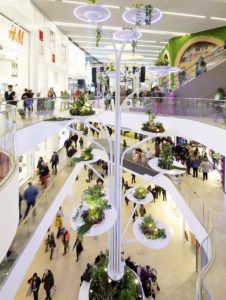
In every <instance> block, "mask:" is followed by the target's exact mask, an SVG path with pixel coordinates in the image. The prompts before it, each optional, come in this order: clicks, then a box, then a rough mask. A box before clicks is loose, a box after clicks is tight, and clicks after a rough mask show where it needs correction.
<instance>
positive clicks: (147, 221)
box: [140, 215, 166, 240]
mask: <svg viewBox="0 0 226 300" xmlns="http://www.w3.org/2000/svg"><path fill="white" fill-rule="evenodd" d="M140 230H141V232H142V233H143V234H144V235H145V236H146V238H147V239H151V240H156V239H165V238H166V231H165V229H160V228H158V227H157V226H156V224H155V221H154V219H153V218H152V216H151V215H148V216H145V217H144V218H143V220H142V223H141V224H140Z"/></svg>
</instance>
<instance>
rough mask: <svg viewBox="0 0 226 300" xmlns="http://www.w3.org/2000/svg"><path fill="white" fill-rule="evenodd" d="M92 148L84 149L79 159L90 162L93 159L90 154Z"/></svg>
mask: <svg viewBox="0 0 226 300" xmlns="http://www.w3.org/2000/svg"><path fill="white" fill-rule="evenodd" d="M92 151H93V148H92V147H88V148H86V149H85V150H84V151H83V153H82V155H81V159H82V160H83V161H88V160H92V159H93V154H92Z"/></svg>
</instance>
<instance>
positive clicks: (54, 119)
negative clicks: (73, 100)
mask: <svg viewBox="0 0 226 300" xmlns="http://www.w3.org/2000/svg"><path fill="white" fill-rule="evenodd" d="M69 120H71V119H70V118H62V117H52V118H48V119H45V120H44V121H48V122H59V121H69Z"/></svg>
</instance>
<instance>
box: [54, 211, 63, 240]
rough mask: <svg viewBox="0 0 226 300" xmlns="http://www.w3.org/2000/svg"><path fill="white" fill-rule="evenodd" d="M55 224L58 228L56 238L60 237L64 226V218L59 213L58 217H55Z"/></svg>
mask: <svg viewBox="0 0 226 300" xmlns="http://www.w3.org/2000/svg"><path fill="white" fill-rule="evenodd" d="M55 226H56V228H57V235H56V238H57V239H58V238H59V237H60V233H61V232H60V231H61V228H62V227H63V218H62V216H60V215H58V214H57V215H56V218H55Z"/></svg>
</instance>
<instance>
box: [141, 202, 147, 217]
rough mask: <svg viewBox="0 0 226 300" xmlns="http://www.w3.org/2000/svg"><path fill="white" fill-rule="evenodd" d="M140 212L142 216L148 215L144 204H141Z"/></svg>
mask: <svg viewBox="0 0 226 300" xmlns="http://www.w3.org/2000/svg"><path fill="white" fill-rule="evenodd" d="M139 213H140V216H141V217H142V218H143V217H144V216H145V215H146V209H145V207H144V205H143V204H141V205H140V208H139Z"/></svg>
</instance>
